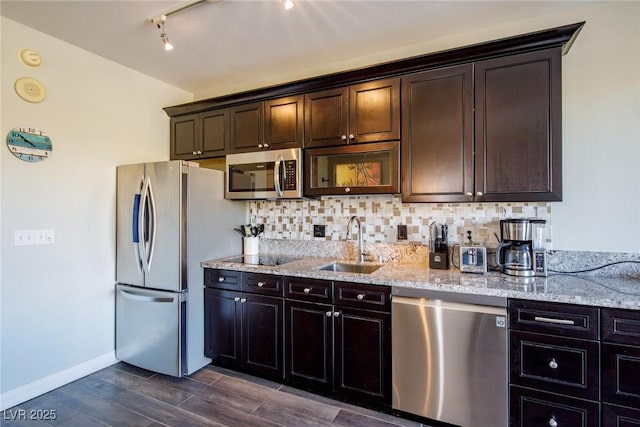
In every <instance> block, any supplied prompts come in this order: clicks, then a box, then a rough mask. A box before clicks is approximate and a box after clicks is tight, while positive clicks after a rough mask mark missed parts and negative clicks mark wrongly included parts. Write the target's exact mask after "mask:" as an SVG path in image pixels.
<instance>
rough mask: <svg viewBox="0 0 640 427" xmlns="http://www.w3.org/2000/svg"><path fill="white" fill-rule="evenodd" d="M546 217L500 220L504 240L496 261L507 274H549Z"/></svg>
mask: <svg viewBox="0 0 640 427" xmlns="http://www.w3.org/2000/svg"><path fill="white" fill-rule="evenodd" d="M545 223H546V221H545V220H543V219H526V218H509V219H503V220H500V240H501V243H500V245H498V248H497V249H496V264H498V266H500V267H501V269H502V272H503V273H504V274H508V275H510V276H517V277H533V276H546V275H547V268H546V251H545V250H544V241H543V236H542V235H543V233H542V231H543V230H544V226H545Z"/></svg>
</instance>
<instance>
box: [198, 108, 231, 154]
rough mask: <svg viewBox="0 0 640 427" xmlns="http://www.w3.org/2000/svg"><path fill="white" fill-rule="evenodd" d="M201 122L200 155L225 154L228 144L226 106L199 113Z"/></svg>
mask: <svg viewBox="0 0 640 427" xmlns="http://www.w3.org/2000/svg"><path fill="white" fill-rule="evenodd" d="M200 121H201V124H202V146H201V147H200V148H199V150H200V151H202V154H201V157H216V156H224V155H225V154H227V149H228V146H229V132H228V129H227V128H228V126H229V110H228V109H226V108H222V109H218V110H213V111H207V112H206V113H201V114H200Z"/></svg>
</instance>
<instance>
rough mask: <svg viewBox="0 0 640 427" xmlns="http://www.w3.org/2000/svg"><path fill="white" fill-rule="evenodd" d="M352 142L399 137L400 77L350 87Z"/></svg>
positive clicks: (350, 135)
mask: <svg viewBox="0 0 640 427" xmlns="http://www.w3.org/2000/svg"><path fill="white" fill-rule="evenodd" d="M347 138H348V140H349V143H350V144H351V143H363V142H379V141H394V140H398V139H400V78H393V79H385V80H376V81H373V82H367V83H362V84H358V85H353V86H350V88H349V135H347Z"/></svg>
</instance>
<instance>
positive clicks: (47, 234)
mask: <svg viewBox="0 0 640 427" xmlns="http://www.w3.org/2000/svg"><path fill="white" fill-rule="evenodd" d="M53 241H54V233H53V230H51V229H44V230H36V231H35V244H36V245H50V244H52V243H53Z"/></svg>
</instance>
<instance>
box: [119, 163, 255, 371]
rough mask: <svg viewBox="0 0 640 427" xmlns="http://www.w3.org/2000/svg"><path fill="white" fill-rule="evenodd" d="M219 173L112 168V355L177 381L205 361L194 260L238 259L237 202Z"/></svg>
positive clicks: (171, 167)
mask: <svg viewBox="0 0 640 427" xmlns="http://www.w3.org/2000/svg"><path fill="white" fill-rule="evenodd" d="M223 194H224V173H223V172H220V171H215V170H211V169H201V168H199V167H198V165H197V164H193V163H187V162H182V161H171V162H159V163H146V164H137V165H127V166H119V167H118V168H117V217H116V225H117V237H116V240H117V241H116V248H117V254H116V262H117V268H116V270H117V271H116V281H117V285H116V357H117V358H118V359H119V360H122V361H124V362H127V363H130V364H132V365H135V366H138V367H141V368H144V369H148V370H150V371H154V372H159V373H163V374H167V375H172V376H176V377H180V376H183V375H189V374H191V373H193V372H194V371H196V370H198V369H200V368H201V367H203V366H204V365H206V364H208V363H209V362H210V359H207V358H206V357H204V302H203V300H204V290H203V289H204V274H203V271H202V268H201V267H200V262H201V261H204V260H206V259H212V258H220V257H225V256H230V255H234V254H237V253H238V252H240V251H241V250H242V249H241V242H240V239H239V238H238V236H237V234H236V233H235V232H234V231H233V227H234V225H235V224H236V223H237V222H238V218H242V219H244V218H245V216H246V213H245V206H244V204H242V203H241V204H238V203H237V202H235V203H234V202H231V201H227V200H225V199H224V197H223Z"/></svg>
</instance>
